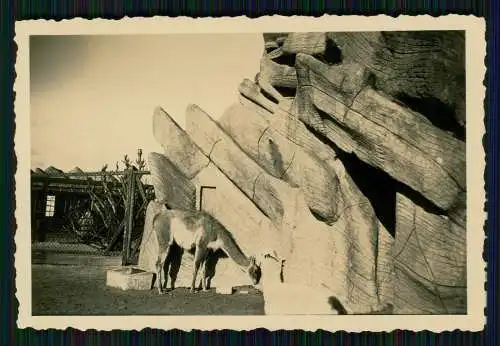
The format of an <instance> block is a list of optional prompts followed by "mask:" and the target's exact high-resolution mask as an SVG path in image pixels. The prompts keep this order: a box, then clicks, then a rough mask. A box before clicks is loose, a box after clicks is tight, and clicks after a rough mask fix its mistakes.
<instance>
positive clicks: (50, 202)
mask: <svg viewBox="0 0 500 346" xmlns="http://www.w3.org/2000/svg"><path fill="white" fill-rule="evenodd" d="M55 209H56V196H51V195H49V196H47V204H46V205H45V216H48V217H53V216H54V212H55Z"/></svg>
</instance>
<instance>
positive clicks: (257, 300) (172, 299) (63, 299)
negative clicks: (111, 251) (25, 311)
mask: <svg viewBox="0 0 500 346" xmlns="http://www.w3.org/2000/svg"><path fill="white" fill-rule="evenodd" d="M106 269H107V268H106V267H104V266H89V265H87V266H82V265H52V264H33V265H32V293H33V315H262V314H264V300H263V297H262V294H261V293H260V292H259V291H257V290H255V289H254V288H252V287H240V288H237V290H236V292H235V293H233V294H232V295H220V294H216V293H215V291H214V290H213V289H212V290H211V291H209V292H198V293H196V294H191V293H190V292H189V291H188V290H187V289H184V288H177V289H176V290H174V291H172V292H170V293H168V294H165V295H161V296H160V295H158V294H157V292H156V291H155V290H151V291H121V290H120V289H116V288H111V287H107V286H106ZM242 291H248V293H247V294H244V293H241V292H242Z"/></svg>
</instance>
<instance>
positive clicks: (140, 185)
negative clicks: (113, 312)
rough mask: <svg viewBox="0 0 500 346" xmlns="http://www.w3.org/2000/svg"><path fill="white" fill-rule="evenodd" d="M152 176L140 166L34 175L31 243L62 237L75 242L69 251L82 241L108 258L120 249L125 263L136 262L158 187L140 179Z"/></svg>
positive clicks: (36, 173)
mask: <svg viewBox="0 0 500 346" xmlns="http://www.w3.org/2000/svg"><path fill="white" fill-rule="evenodd" d="M148 174H149V171H145V170H138V169H136V168H135V167H129V168H127V169H125V170H122V171H100V172H82V171H80V172H68V173H65V172H62V171H60V170H57V169H54V168H52V169H47V170H46V171H42V170H39V169H38V170H37V171H34V172H33V171H32V172H31V219H32V243H33V242H35V243H36V242H44V241H46V238H47V235H48V234H49V235H54V234H57V235H60V236H63V237H65V238H66V239H67V238H72V239H69V241H66V243H67V244H68V243H69V244H68V246H67V248H68V249H67V250H68V251H70V252H71V246H73V248H76V247H75V244H82V243H83V244H87V245H90V246H92V247H94V248H97V250H98V251H99V252H102V253H105V254H110V253H112V252H114V251H116V250H117V249H120V250H121V254H122V264H123V265H126V264H131V263H134V262H135V260H134V257H136V256H137V254H138V251H139V247H140V241H141V235H142V231H143V222H144V214H145V210H146V206H147V204H148V202H149V201H150V200H151V199H153V198H154V189H153V187H152V186H151V185H148V184H145V183H144V182H143V181H142V179H141V178H142V177H143V176H145V175H148ZM120 243H121V246H120ZM71 244H73V245H71Z"/></svg>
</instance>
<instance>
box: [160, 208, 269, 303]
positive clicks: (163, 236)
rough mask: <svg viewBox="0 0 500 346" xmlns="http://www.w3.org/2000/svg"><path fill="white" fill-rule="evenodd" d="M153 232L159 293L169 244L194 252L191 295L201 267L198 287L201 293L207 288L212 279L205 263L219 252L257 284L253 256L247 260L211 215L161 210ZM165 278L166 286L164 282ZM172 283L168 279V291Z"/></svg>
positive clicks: (161, 287) (257, 277) (161, 290)
mask: <svg viewBox="0 0 500 346" xmlns="http://www.w3.org/2000/svg"><path fill="white" fill-rule="evenodd" d="M153 229H154V233H155V234H156V236H157V240H158V244H159V252H158V258H157V262H156V271H157V280H156V282H157V287H158V292H159V293H160V294H161V293H163V288H164V287H163V285H162V282H163V274H164V270H163V268H164V265H165V261H166V259H167V256H168V254H169V252H170V249H171V247H172V245H173V244H174V242H175V244H177V245H178V246H180V247H181V248H182V249H185V250H188V251H190V250H193V249H194V250H195V253H194V267H193V279H192V283H191V292H195V284H196V278H197V276H198V271H199V269H200V266H202V267H203V275H202V278H201V286H202V287H203V290H207V289H209V288H210V280H211V277H208V276H207V275H206V269H207V268H206V263H207V262H206V260H207V256H208V254H209V252H210V250H212V251H216V250H218V249H221V250H222V251H224V253H225V254H226V255H227V256H229V257H230V258H231V259H232V260H233V261H234V262H235V263H236V264H237V265H238V266H239V267H240V268H241V269H242V270H243V271H246V272H247V273H248V275H249V276H250V279H251V280H252V282H253V284H254V285H256V284H258V283H259V280H260V276H261V269H260V266H258V265H257V263H256V261H255V258H254V257H247V256H246V255H245V254H244V253H243V251H241V249H240V248H239V247H238V244H236V241H235V240H234V239H233V238H232V236H231V234H230V233H229V232H228V231H227V230H225V229H224V228H223V227H222V226H221V225H220V224H219V223H218V222H217V220H215V219H214V218H213V217H212V216H211V215H210V214H208V213H206V212H204V211H188V210H179V209H171V210H163V211H161V212H159V213H158V214H157V215H156V216H155V217H154V219H153ZM166 276H167V275H165V286H166V283H167V278H166ZM174 286H175V283H174V281H173V280H171V289H174Z"/></svg>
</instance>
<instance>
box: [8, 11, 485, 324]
mask: <svg viewBox="0 0 500 346" xmlns="http://www.w3.org/2000/svg"><path fill="white" fill-rule="evenodd" d="M392 20H395V19H392ZM87 25H89V26H90V22H88V23H87ZM288 27H290V26H288ZM288 27H287V26H284V28H285V30H279V28H277V27H276V28H275V29H274V30H264V29H265V28H264V27H263V30H259V31H256V30H255V29H254V30H251V31H249V32H239V31H238V32H227V33H224V32H194V33H193V32H172V33H162V34H160V33H140V32H139V33H137V34H130V33H128V34H127V33H124V34H111V32H110V34H103V33H101V32H100V33H98V34H97V33H81V32H78V31H76V32H73V33H69V34H68V33H65V34H57V33H51V34H43V33H39V32H38V33H37V32H33V33H31V34H30V35H28V37H26V38H25V40H24V41H23V42H25V43H27V45H28V47H27V51H28V52H29V54H28V56H25V60H26V61H25V63H26V65H27V66H28V67H29V74H28V76H27V77H26V80H27V83H28V88H27V90H29V95H26V98H27V99H28V101H27V105H28V106H27V108H26V109H27V110H28V112H29V113H28V114H23V115H22V116H23V117H24V118H25V120H24V121H26V123H27V124H28V125H27V126H28V127H27V130H26V131H27V132H26V133H29V140H27V141H26V143H29V146H28V149H26V151H25V152H26V153H27V154H25V155H26V159H25V161H26V165H25V166H26V167H27V165H29V166H30V173H29V174H30V175H29V176H28V178H27V180H26V184H27V186H26V187H25V189H26V191H29V195H28V199H23V201H22V202H21V201H19V200H18V201H17V206H18V208H19V204H20V203H24V204H26V205H25V208H26V210H27V211H25V212H24V213H23V214H22V215H25V218H26V219H27V220H25V223H24V226H25V227H26V229H22V230H21V229H20V228H18V230H17V232H21V233H23V232H24V238H23V239H25V241H26V243H25V244H22V245H21V244H19V243H18V242H17V243H16V245H17V248H19V247H20V246H21V247H26V248H27V250H23V251H25V253H26V256H27V257H26V259H27V260H26V261H27V262H26V264H27V267H26V268H24V267H22V268H21V267H19V264H17V265H16V269H17V271H18V274H17V275H18V276H19V275H24V274H20V273H19V270H28V271H29V273H27V274H26V275H28V276H27V278H29V287H27V288H26V292H27V294H28V295H30V299H29V300H28V302H29V305H30V306H29V307H28V308H27V309H29V311H30V314H31V316H33V317H43V316H53V317H57V316H59V317H61V318H63V319H64V318H65V316H155V317H156V316H171V317H172V318H173V316H178V317H179V318H180V317H182V316H199V317H203V316H208V317H213V316H228V315H229V316H268V315H270V316H276V317H279V316H284V317H287V316H288V317H290V316H294V318H300V317H301V316H320V317H321V316H323V317H324V316H328V315H355V316H359V317H360V318H362V317H363V316H364V317H366V316H367V315H368V316H370V315H371V316H373V318H378V319H380V318H385V317H382V316H380V315H385V316H396V319H395V320H394V321H397V320H402V319H406V318H410V317H411V316H415V315H419V316H421V318H422V319H426V318H427V317H429V320H428V321H432V318H433V316H443V315H455V316H457V317H460V316H464V317H467V316H468V315H470V314H471V311H475V312H477V311H481V309H482V307H484V305H482V306H480V307H479V309H477V308H472V309H471V307H472V306H474V304H477V302H476V303H471V298H470V296H471V294H470V283H471V281H472V280H471V275H473V277H474V278H478V277H479V278H480V279H481V278H483V277H484V268H485V264H484V263H483V262H481V257H480V254H481V253H482V246H483V244H482V241H483V238H484V233H483V229H482V227H483V222H484V220H483V219H482V218H483V215H482V208H483V204H484V200H481V199H478V196H479V198H484V186H483V185H482V184H481V181H484V180H483V178H482V176H483V169H484V162H483V161H484V150H483V148H482V146H481V145H482V144H481V141H482V138H481V137H480V135H482V132H481V131H484V129H483V118H484V113H478V109H477V108H472V107H475V106H474V105H480V107H482V102H483V99H478V98H477V97H476V98H475V99H473V96H474V95H472V94H469V93H468V90H470V88H475V89H476V91H479V96H481V97H484V94H482V92H484V91H483V90H482V89H479V88H480V87H481V88H482V78H483V77H482V76H479V78H478V77H477V76H476V77H473V78H471V76H472V74H471V72H470V71H469V70H468V69H470V68H471V66H470V64H471V63H472V61H471V60H470V59H469V56H468V55H467V54H468V53H467V52H468V50H470V48H469V47H468V45H469V44H471V41H470V37H471V36H470V33H469V34H468V33H467V30H466V29H467V28H466V27H464V28H462V29H460V28H444V29H441V28H439V26H437V27H436V29H433V30H429V29H420V30H419V29H414V28H408V29H406V30H403V29H401V28H400V29H397V30H396V29H391V30H384V29H383V27H381V28H380V29H379V30H372V29H370V30H356V31H352V30H348V29H345V30H336V29H332V30H327V29H325V30H322V31H321V30H320V31H318V30H307V27H303V28H302V27H301V28H300V29H301V30H295V31H290V30H286V28H288ZM483 36H484V35H483ZM482 39H483V38H481V37H480V38H479V40H482ZM481 47H482V46H481ZM483 53H484V52H480V51H479V52H477V54H483ZM483 57H484V56H483ZM478 60H479V61H481V59H478ZM468 65H469V66H468ZM478 67H479V68H480V69H479V73H483V75H484V70H482V69H481V68H484V66H483V65H480V66H476V68H478ZM468 71H469V72H468ZM478 81H479V82H478ZM469 83H474V84H473V85H472V86H471V85H470V84H469ZM18 95H19V94H18ZM476 95H477V93H476ZM469 102H471V104H469ZM471 109H472V110H473V111H474V113H473V114H471V113H470V110H471ZM481 111H482V108H481V109H479V112H481ZM20 116H21V115H20V114H17V117H20ZM19 126H22V123H18V127H19ZM478 133H479V135H477V134H478ZM471 142H473V143H472V144H471ZM471 145H473V146H474V147H473V148H474V149H471ZM18 150H19V148H18ZM18 155H19V154H18ZM470 160H474V162H475V164H476V163H478V162H479V165H475V164H474V165H472V166H474V167H472V166H471V163H470ZM18 169H19V168H18ZM25 174H26V173H25ZM471 175H479V180H478V179H477V178H474V177H472V176H471ZM471 182H472V184H476V183H477V182H479V183H478V184H477V185H471ZM17 184H20V182H19V181H18V182H17ZM21 184H22V183H21ZM471 189H472V190H477V191H476V192H475V194H474V195H471V193H472V192H471V191H470V190H471ZM471 196H472V197H471ZM481 203H483V204H481ZM28 208H29V209H28ZM471 208H472V209H471ZM471 212H474V213H476V216H473V215H472V216H471ZM471 218H472V219H471ZM18 225H19V222H18ZM471 226H472V227H471ZM28 229H29V231H28ZM471 237H475V239H479V240H474V244H475V245H474V247H475V250H474V251H475V252H473V253H472V254H471V250H470V249H471V246H472V245H471ZM17 239H19V238H17ZM478 244H479V246H480V247H479V248H478V247H477V245H478ZM18 255H19V253H18ZM16 261H17V262H18V260H17V259H16ZM28 261H29V262H28ZM471 261H474V263H476V264H475V265H471ZM478 261H479V262H478ZM471 269H472V270H471ZM475 270H477V271H478V272H479V274H474V273H473V272H474V271H475ZM473 280H474V281H477V280H476V279H473ZM476 284H477V285H476V286H477V287H476V290H477V289H479V290H480V291H481V292H482V291H483V290H484V286H483V285H484V281H482V282H476ZM482 293H483V292H482ZM18 297H19V290H18ZM476 297H477V298H478V299H479V304H484V302H482V301H481V300H482V296H476ZM18 299H19V298H18ZM21 304H22V302H21ZM398 315H399V317H397V316H398ZM400 315H405V316H404V317H403V316H400ZM426 316H427V317H426ZM208 317H207V318H208ZM476 317H479V318H480V317H481V316H476ZM146 318H147V317H146ZM233 318H234V317H233ZM341 318H344V317H342V316H338V317H337V320H338V321H340V320H341ZM345 318H347V317H345ZM351 321H352V320H351ZM426 321H427V320H426ZM393 327H394V326H393Z"/></svg>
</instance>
